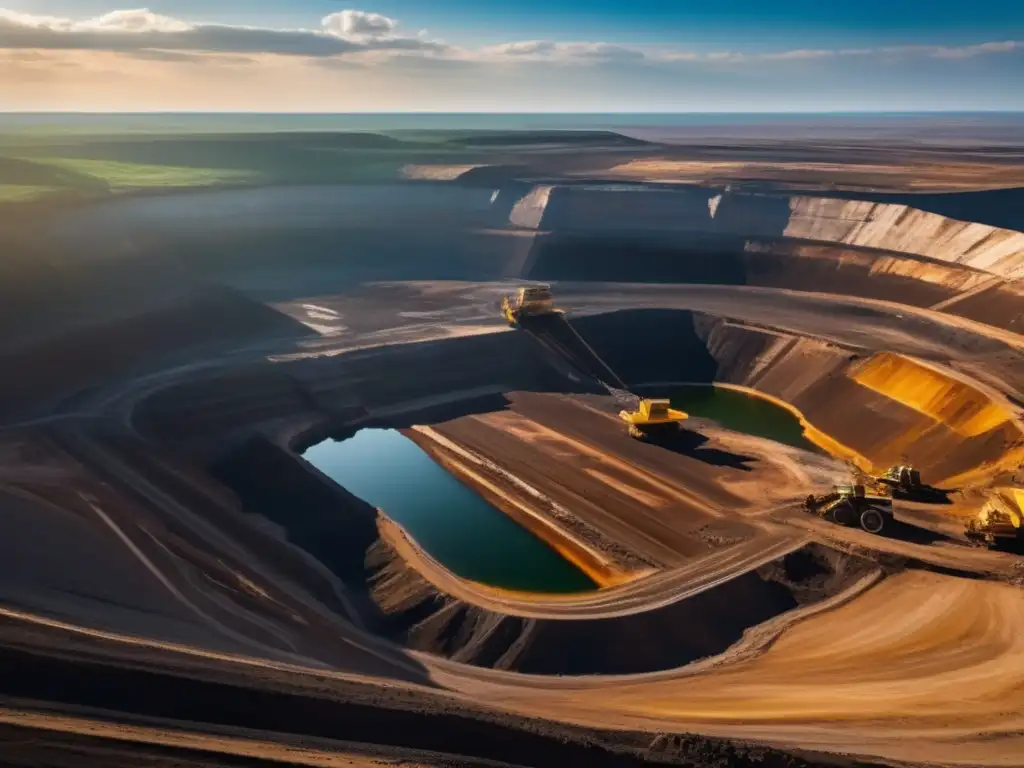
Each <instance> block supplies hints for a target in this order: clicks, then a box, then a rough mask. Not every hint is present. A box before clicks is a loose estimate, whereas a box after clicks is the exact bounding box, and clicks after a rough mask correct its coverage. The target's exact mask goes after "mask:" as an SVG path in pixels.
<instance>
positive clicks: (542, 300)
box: [501, 285, 561, 328]
mask: <svg viewBox="0 0 1024 768" xmlns="http://www.w3.org/2000/svg"><path fill="white" fill-rule="evenodd" d="M556 312H557V313H560V312H561V310H559V309H555V300H554V295H553V294H552V293H551V286H550V285H526V286H523V287H522V288H520V289H519V290H518V291H517V292H516V295H515V296H506V297H504V298H503V299H502V300H501V314H502V316H504V318H505V320H506V321H507V322H508V324H509V325H511V326H512V327H513V328H517V327H518V326H519V321H520V320H521V319H522V318H523V317H531V316H537V315H551V314H554V313H556Z"/></svg>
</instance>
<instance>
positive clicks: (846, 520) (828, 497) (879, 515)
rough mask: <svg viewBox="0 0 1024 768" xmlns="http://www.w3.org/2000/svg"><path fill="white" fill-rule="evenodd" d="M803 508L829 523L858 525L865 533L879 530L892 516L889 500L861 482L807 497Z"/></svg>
mask: <svg viewBox="0 0 1024 768" xmlns="http://www.w3.org/2000/svg"><path fill="white" fill-rule="evenodd" d="M804 507H805V508H806V509H807V511H808V512H810V513H811V514H814V515H817V516H818V517H821V518H824V519H825V520H828V521H829V522H833V523H836V524H837V525H842V526H846V527H853V526H860V527H861V528H863V529H864V530H865V531H867V532H868V533H881V532H882V531H883V530H884V529H885V527H886V525H888V524H889V523H890V522H892V519H893V507H892V499H891V498H889V497H888V496H885V495H883V494H877V493H868V490H867V488H866V487H865V486H864V485H863V484H861V483H850V484H848V485H837V486H834V487H833V488H832V491H831V492H830V493H826V494H825V495H823V496H808V497H807V500H806V501H805V502H804Z"/></svg>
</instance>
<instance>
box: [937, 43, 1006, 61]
mask: <svg viewBox="0 0 1024 768" xmlns="http://www.w3.org/2000/svg"><path fill="white" fill-rule="evenodd" d="M1018 49H1022V50H1024V43H1022V42H1020V41H1018V40H1003V41H1002V42H997V43H995V42H994V43H979V44H978V45H966V46H964V47H962V48H933V49H932V50H931V53H930V55H931V56H933V57H934V58H936V59H969V58H971V57H972V56H981V55H982V54H986V53H1010V52H1012V51H1015V50H1018Z"/></svg>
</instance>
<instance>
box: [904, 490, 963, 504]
mask: <svg viewBox="0 0 1024 768" xmlns="http://www.w3.org/2000/svg"><path fill="white" fill-rule="evenodd" d="M957 490H958V489H956V488H936V487H935V486H933V485H922V486H920V487H918V488H915V489H913V490H909V491H908V490H904V489H902V488H893V489H892V497H893V498H894V499H896V500H897V501H916V502H918V503H919V504H935V505H942V504H952V503H953V502H952V501H951V500H950V498H949V497H950V494H953V493H956V492H957Z"/></svg>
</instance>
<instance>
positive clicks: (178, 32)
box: [0, 8, 1024, 67]
mask: <svg viewBox="0 0 1024 768" xmlns="http://www.w3.org/2000/svg"><path fill="white" fill-rule="evenodd" d="M2 49H7V50H53V51H61V50H64V51H107V52H113V53H122V54H141V55H142V56H145V57H148V58H150V59H154V60H165V61H173V60H175V57H174V56H172V55H170V54H173V53H178V54H182V55H186V56H193V55H204V54H222V55H242V56H247V55H257V54H271V55H278V56H291V57H300V58H302V57H304V58H311V59H321V60H329V59H336V58H338V57H342V56H351V55H356V56H355V59H356V60H360V59H361V60H363V61H365V62H366V63H369V64H376V63H378V62H382V61H387V60H389V59H390V58H394V57H396V56H399V55H402V56H406V57H413V56H419V57H421V58H422V57H424V56H427V57H430V58H432V59H434V60H438V59H440V58H444V59H446V60H448V61H458V62H464V63H473V62H478V63H492V64H493V63H503V64H506V65H509V64H515V63H517V62H551V63H555V64H575V65H580V66H584V65H589V64H607V63H628V62H634V63H648V64H652V65H654V64H656V65H661V66H668V65H679V66H686V65H688V66H700V65H703V66H707V67H723V66H735V67H739V66H756V65H757V64H761V63H764V64H767V63H770V62H779V63H780V66H782V63H784V62H792V66H794V67H796V66H800V64H801V62H810V61H816V60H825V59H830V58H838V57H854V56H856V57H867V56H885V57H889V58H891V57H894V56H895V57H925V58H935V59H966V58H971V57H975V56H982V55H986V56H989V55H1000V54H1007V53H1011V52H1014V51H1024V42H1022V41H1014V40H1005V41H994V42H982V43H977V44H974V45H967V46H961V47H947V46H937V45H904V46H883V47H876V48H847V49H823V48H799V49H792V50H782V51H730V50H725V51H712V52H706V51H688V50H685V49H679V48H670V47H664V46H629V45H619V44H614V43H608V42H589V41H583V42H571V41H556V40H523V41H514V42H509V43H504V44H502V45H492V46H486V47H482V48H476V49H467V48H456V47H454V46H450V45H446V44H444V43H442V42H440V41H439V40H436V39H431V38H429V37H428V36H427V35H426V33H425V32H423V31H418V32H416V33H414V34H402V33H400V32H399V28H398V23H397V21H396V20H395V19H392V18H389V17H388V16H384V15H381V14H379V13H369V12H366V11H359V10H352V9H348V10H342V11H338V12H337V13H332V14H330V15H329V16H326V17H324V18H323V20H322V21H321V24H320V27H319V28H318V29H281V28H268V27H243V26H229V25H224V24H208V23H205V24H198V23H190V22H188V21H186V20H183V19H178V18H174V17H170V16H165V15H161V14H158V13H153V12H152V11H150V10H148V9H145V8H139V9H133V10H116V11H112V12H110V13H107V14H104V15H102V16H99V17H96V18H93V19H88V20H84V21H82V20H75V19H71V18H66V17H57V16H44V15H33V14H26V13H19V12H15V11H9V10H4V9H0V50H2ZM154 52H163V55H158V54H157V53H154ZM181 60H185V59H181Z"/></svg>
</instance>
